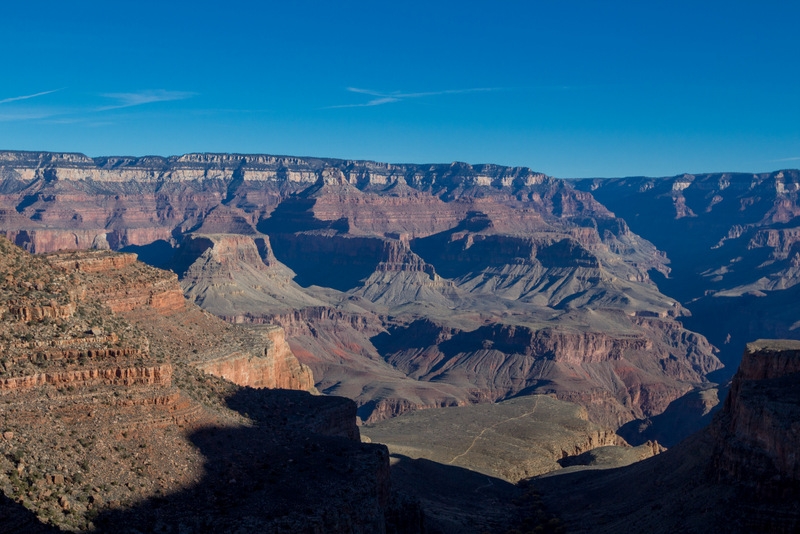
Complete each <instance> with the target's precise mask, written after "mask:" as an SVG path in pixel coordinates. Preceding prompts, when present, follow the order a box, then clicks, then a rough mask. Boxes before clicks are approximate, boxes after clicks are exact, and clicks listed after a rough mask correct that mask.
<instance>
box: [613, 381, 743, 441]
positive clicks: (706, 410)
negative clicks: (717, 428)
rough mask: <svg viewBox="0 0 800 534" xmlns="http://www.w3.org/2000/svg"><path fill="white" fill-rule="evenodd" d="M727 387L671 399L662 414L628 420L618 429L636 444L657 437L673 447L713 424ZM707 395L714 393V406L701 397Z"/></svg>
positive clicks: (627, 439) (726, 392)
mask: <svg viewBox="0 0 800 534" xmlns="http://www.w3.org/2000/svg"><path fill="white" fill-rule="evenodd" d="M728 388H729V386H725V387H719V388H709V389H706V390H702V391H700V390H698V391H690V392H689V393H687V394H686V395H683V396H682V397H679V398H677V399H675V400H674V401H672V402H671V403H670V404H669V406H667V408H666V410H664V411H663V412H662V413H660V414H659V415H656V416H654V417H651V418H649V419H635V420H633V421H629V422H627V423H625V424H624V425H622V426H621V427H620V428H619V430H617V434H619V435H620V436H622V437H623V438H624V439H625V441H627V442H628V443H630V444H631V445H633V446H637V445H642V444H643V443H646V442H648V441H657V442H659V443H660V444H661V445H663V446H665V447H668V448H669V447H673V446H675V445H676V444H678V443H679V442H680V441H682V440H684V439H686V438H688V437H689V436H690V435H692V434H694V433H695V432H697V431H699V430H701V429H703V428H705V427H707V426H708V425H709V424H711V421H712V419H713V417H714V414H715V413H717V411H718V410H719V409H720V408H721V407H722V402H723V401H724V400H725V396H726V395H727V394H728ZM705 395H708V396H713V397H715V398H716V404H715V405H713V406H711V404H713V402H709V400H704V399H703V398H702V397H703V396H705Z"/></svg>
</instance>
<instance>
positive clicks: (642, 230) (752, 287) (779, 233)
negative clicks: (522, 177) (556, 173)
mask: <svg viewBox="0 0 800 534" xmlns="http://www.w3.org/2000/svg"><path fill="white" fill-rule="evenodd" d="M573 183H574V185H575V187H576V188H578V189H580V190H583V191H587V192H589V191H591V193H592V194H593V195H594V197H595V198H597V199H598V200H599V201H600V202H603V203H604V205H605V206H607V207H608V208H609V209H610V210H611V211H613V212H614V213H615V214H616V215H617V216H619V217H622V218H624V219H625V221H626V222H627V223H628V224H629V225H630V227H631V229H632V230H633V231H635V232H636V233H637V234H639V235H641V236H642V237H644V238H645V239H647V240H649V241H650V242H652V243H653V244H655V245H656V246H657V247H658V248H659V249H660V250H663V251H664V252H666V254H667V256H668V257H669V260H670V264H669V265H670V267H671V271H670V273H669V276H668V277H666V278H664V277H661V276H659V275H655V276H654V280H655V281H656V283H657V284H658V287H659V289H661V291H663V292H664V293H666V294H668V295H670V296H673V297H675V298H676V299H678V300H679V302H681V304H683V305H684V306H686V307H687V308H688V309H689V310H690V311H691V314H692V316H691V317H688V316H687V317H685V318H683V323H684V324H685V325H686V327H687V328H689V329H691V330H694V331H697V332H702V333H703V334H705V335H706V336H707V337H708V339H709V340H710V341H711V342H712V343H713V344H714V345H715V346H716V347H718V348H719V349H720V353H719V356H720V359H721V360H722V361H723V363H724V364H725V365H726V369H725V370H724V371H720V372H718V373H716V374H714V375H712V377H713V378H714V380H715V381H717V382H721V383H724V382H725V381H727V380H729V379H730V377H731V376H732V375H733V373H734V371H735V370H736V368H737V366H738V364H739V361H740V358H741V347H742V346H744V345H745V343H747V342H749V341H751V340H753V339H758V338H789V339H800V330H798V328H797V327H798V324H800V314H799V313H798V309H797V306H796V305H795V303H796V302H797V293H798V291H800V288H798V282H800V277H798V265H800V228H798V218H797V217H798V215H800V203H799V200H800V199H799V198H798V195H799V194H800V172H798V171H797V170H782V171H776V172H771V173H759V174H750V173H713V174H697V175H691V174H684V175H680V176H674V177H665V178H645V177H632V178H619V179H616V178H615V179H587V180H576V181H574V182H573ZM723 318H724V320H723Z"/></svg>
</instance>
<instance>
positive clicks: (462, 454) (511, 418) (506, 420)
mask: <svg viewBox="0 0 800 534" xmlns="http://www.w3.org/2000/svg"><path fill="white" fill-rule="evenodd" d="M538 404H539V397H536V400H534V402H533V408H531V411H529V412H526V413H524V414H522V415H517V416H515V417H509V418H508V419H503V420H502V421H498V422H496V423H495V424H493V425H491V426H487V427H486V428H484V429H483V430H481V433H480V434H478V435H477V436H475V437H474V438H473V440H472V443H470V445H469V447H467V450H465V451H464V452H462V453H461V454H458V455H456V456H454V457H453V459H452V460H450V461H449V462H447V465H452V464H453V462H455V461H456V460H458V459H459V458H461V457H463V456H466V455H467V454H468V453H469V451H471V450H472V448H473V447H474V446H475V444H476V443H478V440H479V439H481V438H482V437H483V435H484V434H485V433H486V432H488V431H489V430H492V429H494V428H495V427H498V426H500V425H502V424H504V423H508V422H509V421H514V420H516V419H522V418H523V417H528V416H529V415H531V414H532V413H533V412H535V411H536V406H537V405H538Z"/></svg>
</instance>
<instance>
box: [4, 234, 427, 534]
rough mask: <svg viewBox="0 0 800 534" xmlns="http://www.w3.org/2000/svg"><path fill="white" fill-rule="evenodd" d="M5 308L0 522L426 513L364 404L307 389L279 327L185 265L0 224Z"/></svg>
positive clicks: (260, 520)
mask: <svg viewBox="0 0 800 534" xmlns="http://www.w3.org/2000/svg"><path fill="white" fill-rule="evenodd" d="M0 313H2V321H1V322H0V355H1V356H2V359H1V360H0V492H2V496H0V501H2V502H0V532H23V531H24V532H36V531H50V530H54V529H55V527H58V528H59V529H65V530H68V531H77V530H87V529H89V530H91V529H98V530H99V531H103V532H151V531H158V532H185V531H187V530H188V531H217V532H220V531H227V532H230V531H236V530H243V531H254V530H256V531H268V532H320V531H333V532H364V533H372V532H385V531H387V530H389V531H391V532H419V531H420V529H421V528H422V521H423V519H422V513H421V511H420V509H419V507H418V506H417V505H416V504H414V503H413V502H408V503H406V501H404V500H403V499H402V498H400V497H398V496H397V495H396V494H395V493H394V492H393V489H392V486H391V480H390V474H389V458H388V453H387V450H386V448H385V447H383V446H380V445H370V444H362V443H360V442H359V431H358V428H357V427H356V424H355V411H356V406H355V404H354V403H353V402H352V401H350V400H347V399H344V398H336V397H320V396H313V395H311V394H310V393H308V392H306V391H301V390H302V389H313V379H312V377H311V374H310V372H309V370H308V368H306V367H305V366H303V365H302V364H300V363H299V362H298V361H297V360H296V359H295V358H294V356H293V355H292V354H291V352H290V351H289V350H288V347H287V345H286V344H285V342H284V340H283V336H282V333H281V332H280V330H279V329H277V328H266V329H262V330H258V329H255V330H244V329H242V328H240V327H235V326H233V325H230V324H227V323H225V322H223V321H221V320H219V319H217V318H215V317H213V316H211V315H210V314H208V313H207V312H204V311H202V310H200V309H199V308H197V307H196V306H194V305H192V304H188V303H186V302H185V300H184V298H183V296H182V294H181V291H180V287H179V286H178V282H177V278H176V277H175V275H174V274H172V273H168V272H164V271H158V270H156V269H153V268H151V267H148V266H146V265H144V264H141V263H139V262H136V261H135V258H134V257H133V256H131V255H117V254H109V253H107V252H102V251H101V252H77V253H67V254H58V255H48V256H47V257H34V256H31V255H30V254H28V253H26V252H24V251H22V250H20V249H18V248H17V247H15V246H13V245H12V244H11V243H9V242H8V241H6V240H5V239H4V238H0ZM219 377H226V378H228V379H229V380H232V381H237V382H239V383H242V384H245V385H247V384H249V385H253V386H257V387H261V386H269V387H273V388H274V387H284V388H294V389H295V390H294V391H292V390H286V389H272V390H267V389H252V388H249V387H241V386H237V385H236V384H234V383H233V382H231V381H229V380H225V379H223V378H219Z"/></svg>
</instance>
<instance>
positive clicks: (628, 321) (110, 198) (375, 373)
mask: <svg viewBox="0 0 800 534" xmlns="http://www.w3.org/2000/svg"><path fill="white" fill-rule="evenodd" d="M687 183H688V182H687ZM690 189H691V188H690V187H687V188H684V189H680V188H679V189H678V190H677V191H678V192H686V191H689V190H690ZM0 231H2V232H4V233H5V234H6V235H7V236H8V237H9V239H11V240H12V241H14V242H15V243H17V244H18V245H20V246H22V247H24V248H26V249H27V250H30V251H33V252H48V251H52V250H55V249H86V248H98V249H103V248H110V249H114V250H120V249H122V250H130V251H135V252H137V253H138V254H139V257H140V258H142V259H145V260H146V261H149V262H151V263H153V264H156V265H162V266H169V267H171V268H172V269H173V270H174V271H175V272H176V273H177V274H178V275H179V277H180V283H181V286H182V288H183V290H184V293H185V294H186V295H187V296H188V297H189V298H190V299H191V300H193V301H194V302H196V303H198V304H200V305H201V306H202V307H204V308H205V309H207V310H208V311H210V312H212V313H214V314H217V315H219V316H221V317H224V318H225V319H226V320H228V321H230V322H236V323H250V324H278V325H280V326H282V327H283V328H284V329H285V331H286V333H287V342H288V345H289V347H290V348H291V350H292V352H293V353H294V354H296V355H297V357H298V359H299V360H300V361H301V362H302V363H303V364H305V365H308V366H309V367H310V369H311V370H312V371H313V374H314V377H315V380H316V387H317V388H318V389H320V390H322V391H325V392H329V393H337V394H341V395H345V396H348V397H350V398H352V399H354V400H356V402H357V404H358V405H359V416H360V417H361V418H362V419H363V420H368V421H375V420H379V419H383V418H386V417H390V416H393V415H397V414H399V413H402V412H405V411H408V410H414V409H419V408H428V407H439V406H456V405H463V404H467V403H473V402H484V401H496V400H502V399H506V398H510V397H513V396H515V395H519V394H527V393H547V394H553V395H555V396H557V397H558V398H560V399H563V400H569V401H574V402H578V403H581V404H582V405H583V406H584V407H585V408H586V409H587V412H588V414H589V417H590V419H592V420H593V421H595V422H599V423H602V424H604V425H607V426H609V427H613V428H616V427H617V426H619V425H621V424H623V423H625V422H627V421H631V420H634V419H642V418H647V417H650V416H653V415H656V414H658V413H660V412H661V411H663V410H664V409H665V408H666V407H667V406H668V405H669V403H670V402H672V401H674V400H675V399H677V398H678V397H680V396H681V395H683V394H685V393H687V392H689V391H692V390H693V389H694V388H695V387H696V386H698V385H702V384H703V383H704V382H705V375H706V374H707V373H708V372H710V371H713V370H715V369H718V368H719V367H720V365H721V364H720V362H719V361H718V360H717V359H716V357H715V356H714V354H713V349H712V347H711V346H710V345H709V344H708V343H707V342H706V340H705V339H704V338H703V337H702V336H700V335H697V334H695V333H693V332H690V331H688V330H686V329H684V328H683V326H682V325H681V323H680V322H678V321H677V318H679V317H681V316H683V315H684V314H685V310H684V308H683V307H682V306H681V305H680V304H679V303H678V302H677V301H676V300H675V299H673V298H670V297H667V296H665V295H664V294H662V293H660V292H659V290H658V288H657V287H656V286H655V284H654V283H653V282H652V281H651V275H652V274H653V273H660V275H667V274H668V273H669V271H670V269H669V267H668V265H667V258H666V256H665V255H664V254H663V253H662V252H660V251H659V250H658V249H657V248H656V247H655V246H653V245H652V244H651V243H650V242H649V241H646V240H645V239H642V238H641V237H639V236H638V235H636V234H635V233H633V232H632V231H631V230H630V228H629V227H628V225H627V223H626V222H625V221H624V220H622V219H620V218H618V217H616V216H615V215H614V214H613V213H611V212H610V211H609V210H608V209H607V208H606V207H605V206H603V205H602V204H600V203H599V202H598V201H597V200H596V199H595V198H594V196H593V194H592V192H589V191H581V190H578V189H575V188H574V187H572V186H571V185H570V184H569V183H567V182H565V181H562V180H558V179H554V178H551V177H548V176H546V175H543V174H541V173H537V172H534V171H532V170H530V169H527V168H521V167H502V166H497V165H475V166H472V165H468V164H465V163H453V164H449V165H410V164H409V165H394V164H385V163H376V162H368V161H345V160H332V159H317V158H296V157H282V156H267V155H237V154H188V155H184V156H177V157H169V158H157V157H147V158H115V157H109V158H94V159H92V158H87V157H85V156H82V155H77V154H53V153H30V152H5V153H1V154H0ZM765 239H766V240H767V241H769V237H765ZM171 298H172V297H169V298H166V300H165V301H164V304H163V305H164V306H165V307H167V308H168V307H169V306H171V305H172V304H170V302H172V301H171V300H170V299H171ZM420 321H423V322H425V325H426V326H425V328H423V329H422V330H423V331H420V325H421V324H422V323H421V322H420ZM219 365H220V366H222V367H226V369H227V370H226V371H225V372H229V373H232V374H231V376H233V375H237V376H244V375H243V374H242V371H241V370H238V367H237V365H238V364H237V363H236V362H233V361H231V362H229V363H226V364H224V365H223V364H222V363H220V364H219ZM222 367H220V369H222Z"/></svg>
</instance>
